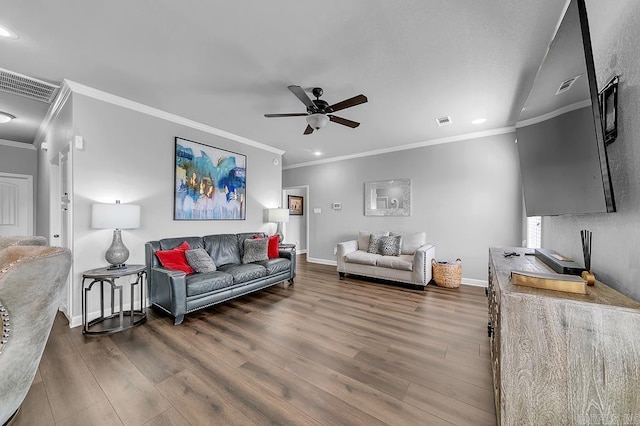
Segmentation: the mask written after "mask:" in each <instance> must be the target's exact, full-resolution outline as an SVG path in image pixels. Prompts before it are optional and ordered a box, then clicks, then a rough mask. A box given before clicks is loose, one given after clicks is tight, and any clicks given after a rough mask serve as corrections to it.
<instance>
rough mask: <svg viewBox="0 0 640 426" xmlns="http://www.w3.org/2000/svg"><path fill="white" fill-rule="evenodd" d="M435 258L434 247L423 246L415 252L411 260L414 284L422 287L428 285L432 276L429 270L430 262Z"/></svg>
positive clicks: (431, 245)
mask: <svg viewBox="0 0 640 426" xmlns="http://www.w3.org/2000/svg"><path fill="white" fill-rule="evenodd" d="M435 258H436V246H434V245H433V244H425V245H423V246H422V247H420V248H419V249H418V250H416V253H415V254H414V258H413V265H414V268H413V276H414V279H415V280H416V282H419V283H422V284H424V285H427V284H429V282H430V281H431V279H432V277H433V275H432V270H431V260H432V259H435Z"/></svg>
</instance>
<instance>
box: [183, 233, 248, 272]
mask: <svg viewBox="0 0 640 426" xmlns="http://www.w3.org/2000/svg"><path fill="white" fill-rule="evenodd" d="M202 241H203V242H204V249H205V250H206V251H207V253H209V256H211V259H213V263H215V264H216V266H217V267H218V269H220V266H222V265H227V264H238V263H240V259H241V257H240V249H239V248H238V240H237V238H236V234H218V235H205V236H204V237H202ZM192 248H194V247H192Z"/></svg>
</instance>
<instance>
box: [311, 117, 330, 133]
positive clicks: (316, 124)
mask: <svg viewBox="0 0 640 426" xmlns="http://www.w3.org/2000/svg"><path fill="white" fill-rule="evenodd" d="M328 122H329V117H327V116H326V115H325V114H311V115H307V123H308V124H309V126H311V127H313V128H314V129H316V130H318V129H322V128H323V127H324V126H326V124H327V123H328Z"/></svg>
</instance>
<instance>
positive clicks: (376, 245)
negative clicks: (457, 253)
mask: <svg viewBox="0 0 640 426" xmlns="http://www.w3.org/2000/svg"><path fill="white" fill-rule="evenodd" d="M336 256H337V261H338V274H339V275H340V278H341V279H344V277H345V275H346V274H353V275H359V276H365V277H372V278H378V279H383V280H389V281H396V282H401V283H405V284H409V285H411V286H413V287H417V288H421V289H424V288H425V287H426V286H427V284H429V282H430V281H431V279H432V274H431V272H432V271H431V260H432V259H435V256H436V248H435V246H434V245H433V244H429V243H427V242H426V233H424V232H416V233H393V232H369V231H360V232H359V234H358V238H357V239H355V240H350V241H345V242H342V243H338V246H337V250H336Z"/></svg>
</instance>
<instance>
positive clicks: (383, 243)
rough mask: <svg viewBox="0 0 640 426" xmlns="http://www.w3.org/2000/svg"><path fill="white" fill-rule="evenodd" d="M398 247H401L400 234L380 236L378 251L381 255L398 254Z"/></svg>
mask: <svg viewBox="0 0 640 426" xmlns="http://www.w3.org/2000/svg"><path fill="white" fill-rule="evenodd" d="M400 247H402V236H400V235H396V236H393V237H380V242H379V248H380V251H379V253H380V254H381V255H383V256H400Z"/></svg>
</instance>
